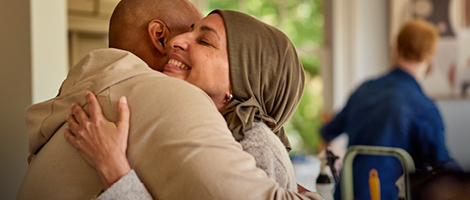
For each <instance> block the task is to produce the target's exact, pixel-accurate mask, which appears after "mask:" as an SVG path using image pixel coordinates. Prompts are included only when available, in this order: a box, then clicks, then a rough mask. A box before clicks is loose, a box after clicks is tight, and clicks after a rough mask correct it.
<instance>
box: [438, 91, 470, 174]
mask: <svg viewBox="0 0 470 200" xmlns="http://www.w3.org/2000/svg"><path fill="white" fill-rule="evenodd" d="M437 106H438V108H439V110H440V111H441V115H442V118H443V119H444V124H445V126H446V144H447V148H448V150H449V152H450V153H451V155H452V156H453V157H454V159H456V160H457V162H458V163H459V164H460V166H461V167H462V168H463V169H464V170H465V171H467V172H470V156H469V153H470V101H469V100H445V101H437Z"/></svg>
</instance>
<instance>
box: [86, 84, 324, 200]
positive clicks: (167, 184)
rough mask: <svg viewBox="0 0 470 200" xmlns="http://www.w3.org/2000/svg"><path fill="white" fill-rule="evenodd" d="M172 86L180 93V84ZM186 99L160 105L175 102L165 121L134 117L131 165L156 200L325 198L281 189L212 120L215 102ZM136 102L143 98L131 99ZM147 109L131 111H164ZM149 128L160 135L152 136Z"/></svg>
mask: <svg viewBox="0 0 470 200" xmlns="http://www.w3.org/2000/svg"><path fill="white" fill-rule="evenodd" d="M172 86H173V89H174V87H175V85H172ZM134 91H135V90H134ZM185 94H186V95H189V96H191V95H193V94H187V92H186V93H185ZM206 98H207V99H208V97H206ZM140 99H142V98H140ZM145 100H147V99H145ZM148 100H149V101H150V100H152V99H148ZM186 100H187V99H185V98H171V96H169V97H166V98H165V101H168V102H159V103H160V104H165V103H171V104H174V106H173V107H169V106H165V107H164V108H167V109H171V112H168V111H166V110H164V109H160V110H159V113H161V114H164V115H165V117H164V118H159V119H153V118H149V117H148V116H140V117H141V118H139V115H137V114H134V115H133V116H134V117H136V118H134V120H136V121H135V122H134V123H132V118H131V124H133V125H132V126H131V133H134V134H131V137H130V138H129V139H130V141H129V149H128V152H127V156H128V158H129V163H130V165H131V166H132V168H134V169H135V171H136V172H137V175H138V176H139V178H140V179H141V181H142V182H143V183H144V185H145V186H146V188H147V189H148V190H149V191H150V193H151V194H152V196H153V197H154V198H159V199H322V198H321V196H320V195H319V194H318V193H309V192H304V193H295V192H290V191H287V190H285V189H283V188H280V187H279V186H278V184H277V183H276V182H275V181H274V180H272V179H269V178H268V177H267V176H266V173H264V172H263V171H262V170H261V169H258V168H256V167H255V161H254V159H253V157H251V156H250V155H249V154H247V153H245V152H243V150H242V149H241V146H240V144H239V143H238V142H236V141H235V140H234V139H233V136H232V135H231V133H230V132H229V130H228V129H227V126H226V123H225V121H224V119H223V118H222V117H221V116H220V114H218V113H217V115H211V116H207V114H206V113H207V112H217V110H216V109H215V107H214V106H213V104H212V105H211V104H206V103H203V104H201V103H200V101H199V100H198V98H197V97H195V98H194V99H192V101H191V103H190V104H189V103H187V101H186ZM133 101H137V100H136V99H130V100H129V102H133ZM131 105H132V103H131ZM147 105H150V107H132V106H131V110H132V111H133V113H142V112H149V111H153V112H155V110H158V109H155V108H153V107H152V105H151V104H147ZM139 109H140V110H139ZM188 110H191V111H193V112H188ZM201 119H203V120H201ZM169 122H173V123H171V124H172V125H171V126H168V125H164V124H170V123H169ZM147 123H150V124H147ZM155 124H159V126H158V130H159V131H155V130H157V129H155V130H154V128H157V126H155ZM149 125H150V126H149ZM149 128H150V129H151V130H154V131H150V132H149V131H148V129H149ZM161 129H163V130H161ZM132 130H133V131H132ZM147 133H148V134H147ZM77 138H78V137H77ZM105 149H106V148H105ZM108 150H109V149H108ZM82 154H83V152H82ZM103 163H105V162H103ZM108 167H111V168H112V167H113V165H108ZM101 169H103V168H101ZM182 189H184V191H181V190H182Z"/></svg>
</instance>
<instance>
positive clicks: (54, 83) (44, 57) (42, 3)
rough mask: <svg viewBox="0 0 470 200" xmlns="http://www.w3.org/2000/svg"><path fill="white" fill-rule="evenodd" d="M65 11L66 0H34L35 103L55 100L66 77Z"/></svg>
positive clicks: (33, 54)
mask: <svg viewBox="0 0 470 200" xmlns="http://www.w3.org/2000/svg"><path fill="white" fill-rule="evenodd" d="M66 8H67V4H66V1H64V0H31V51H32V54H31V55H32V66H31V67H32V87H33V103H37V102H41V101H45V100H47V99H50V98H52V97H55V96H56V95H57V92H58V90H59V87H60V84H61V83H62V81H63V80H64V79H65V77H66V76H67V72H68V57H67V55H68V53H67V9H66Z"/></svg>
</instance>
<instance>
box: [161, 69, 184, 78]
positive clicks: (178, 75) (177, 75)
mask: <svg viewBox="0 0 470 200" xmlns="http://www.w3.org/2000/svg"><path fill="white" fill-rule="evenodd" d="M163 74H165V75H167V76H169V77H173V78H177V79H181V80H185V79H186V77H188V73H182V72H179V73H178V72H174V71H167V70H163Z"/></svg>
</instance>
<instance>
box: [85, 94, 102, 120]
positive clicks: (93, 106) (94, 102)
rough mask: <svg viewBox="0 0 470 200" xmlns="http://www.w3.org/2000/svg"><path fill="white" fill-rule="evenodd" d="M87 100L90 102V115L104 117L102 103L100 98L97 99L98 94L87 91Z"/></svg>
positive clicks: (93, 117)
mask: <svg viewBox="0 0 470 200" xmlns="http://www.w3.org/2000/svg"><path fill="white" fill-rule="evenodd" d="M86 102H87V103H88V108H89V111H90V117H91V118H92V119H95V118H104V116H103V111H101V106H100V103H99V102H98V99H96V96H95V94H93V92H87V94H86Z"/></svg>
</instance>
